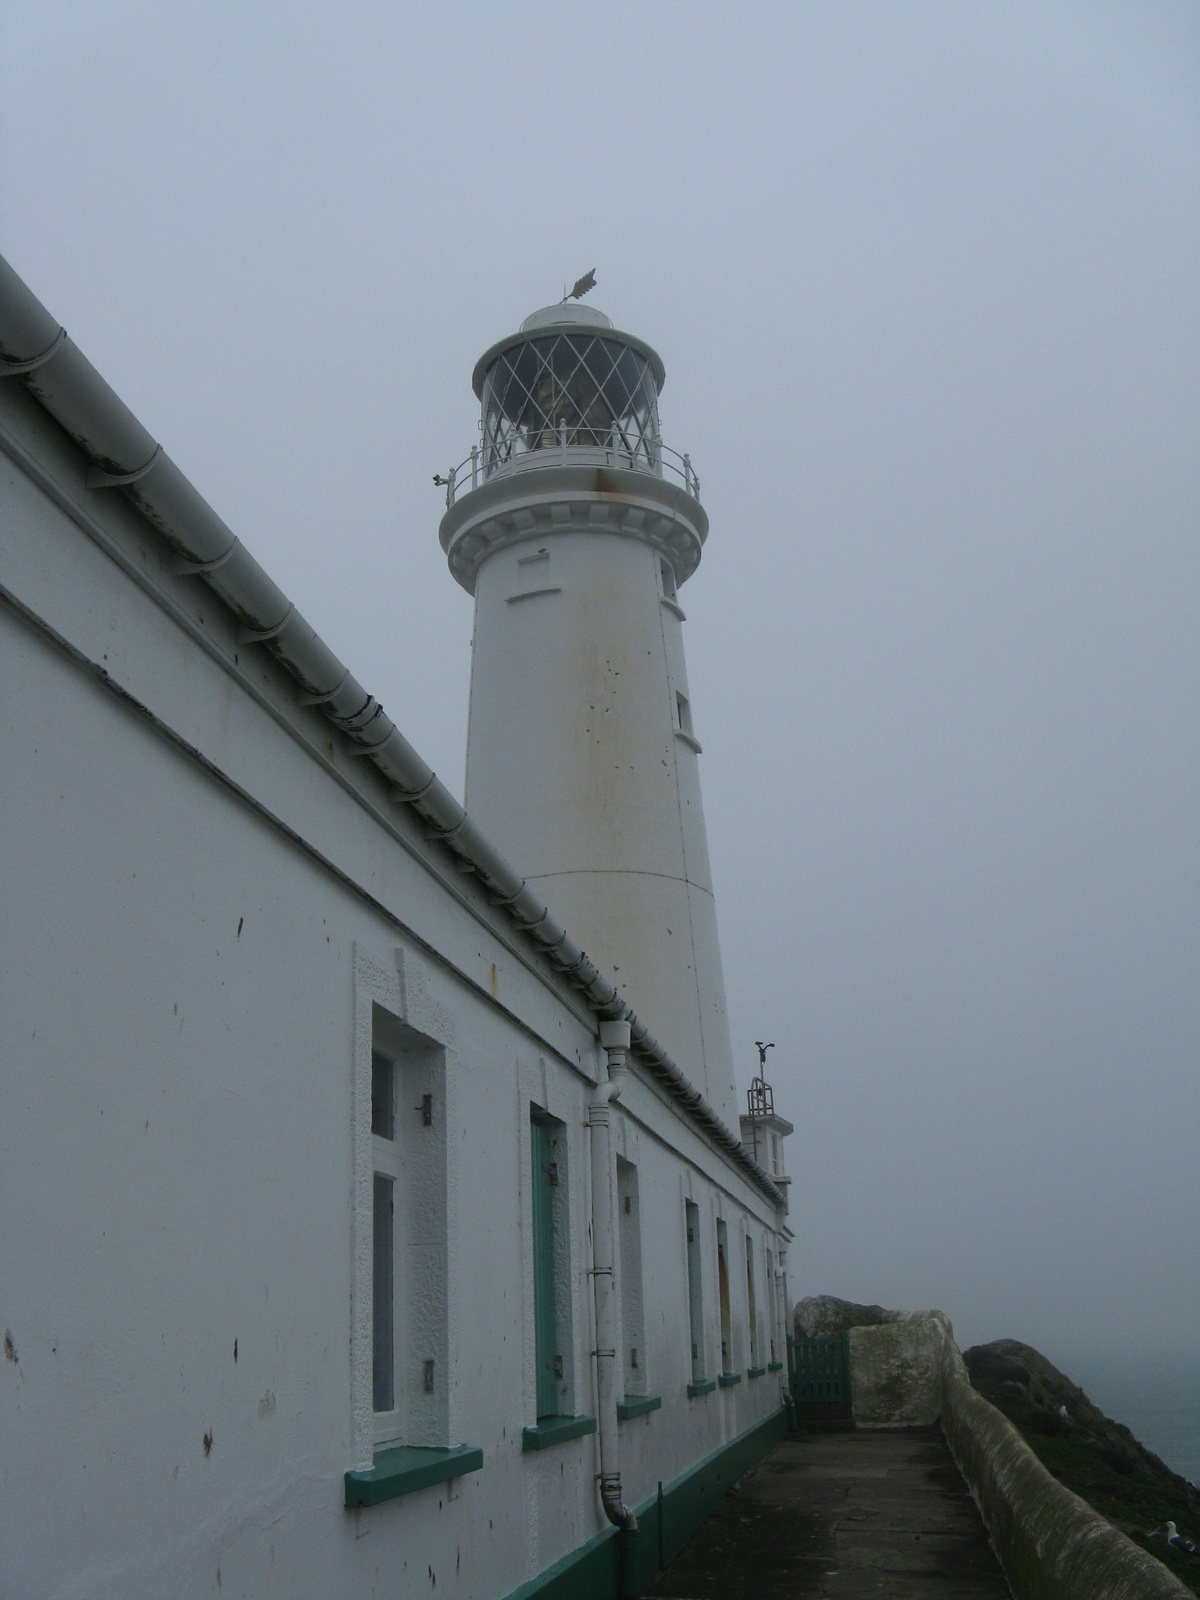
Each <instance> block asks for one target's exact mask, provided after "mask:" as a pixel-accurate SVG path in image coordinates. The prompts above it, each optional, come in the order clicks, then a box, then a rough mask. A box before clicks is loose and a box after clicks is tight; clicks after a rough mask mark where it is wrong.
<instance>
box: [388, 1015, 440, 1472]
mask: <svg viewBox="0 0 1200 1600" xmlns="http://www.w3.org/2000/svg"><path fill="white" fill-rule="evenodd" d="M445 1076H446V1074H445V1051H444V1050H443V1048H442V1047H441V1046H440V1045H439V1044H437V1043H436V1042H435V1041H434V1040H432V1039H428V1038H426V1037H425V1036H424V1035H422V1034H419V1033H417V1032H415V1031H414V1030H413V1029H412V1028H409V1027H407V1026H406V1025H405V1024H404V1023H403V1022H401V1021H400V1019H399V1018H398V1017H396V1016H394V1015H392V1014H390V1013H389V1012H387V1011H386V1010H384V1008H383V1007H381V1006H379V1005H376V1006H374V1007H373V1010H372V1038H371V1184H372V1208H371V1229H372V1237H371V1410H372V1415H373V1427H372V1435H373V1438H374V1441H375V1443H376V1444H384V1443H402V1444H411V1445H441V1446H444V1445H446V1444H448V1443H449V1437H448V1434H449V1383H448V1378H449V1374H448V1371H447V1367H448V1345H447V1318H446V1309H447V1307H446V1298H447V1287H448V1285H447V1232H446V1228H447V1218H446V1093H445Z"/></svg>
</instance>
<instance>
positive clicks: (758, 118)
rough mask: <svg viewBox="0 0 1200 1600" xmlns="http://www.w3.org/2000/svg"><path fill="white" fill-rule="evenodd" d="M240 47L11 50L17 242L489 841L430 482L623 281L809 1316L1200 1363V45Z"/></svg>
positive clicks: (407, 22) (701, 26)
mask: <svg viewBox="0 0 1200 1600" xmlns="http://www.w3.org/2000/svg"><path fill="white" fill-rule="evenodd" d="M249 10H250V8H245V7H242V6H231V5H218V4H213V3H205V4H204V5H192V6H157V5H155V6H145V7H134V6H124V7H122V6H119V5H115V4H111V3H110V4H105V5H99V4H96V5H92V6H83V7H77V6H66V5H56V4H52V3H45V4H36V5H35V4H32V3H30V4H14V3H11V0H10V3H8V4H6V5H3V6H2V7H0V29H2V34H3V47H2V48H0V250H2V251H3V253H4V254H5V255H6V256H7V257H8V259H9V260H10V261H11V262H12V264H13V265H14V266H15V268H16V269H17V271H18V272H19V273H21V275H22V276H23V277H24V278H25V279H26V281H27V282H28V283H29V284H30V285H31V287H32V288H33V290H34V291H35V293H37V294H38V295H39V296H40V298H41V299H42V300H43V301H44V303H45V304H46V305H47V306H48V307H49V308H50V310H51V311H52V312H53V314H54V315H55V316H56V317H57V318H58V319H59V320H60V321H62V322H64V323H65V324H66V326H67V328H68V329H69V330H70V332H71V334H72V336H73V338H74V339H75V340H76V342H77V343H78V344H79V345H80V346H81V348H82V349H83V350H84V351H85V352H86V353H87V355H88V356H89V357H90V358H91V359H92V360H93V361H94V362H95V364H96V365H97V367H98V368H99V369H100V371H101V372H102V373H103V374H104V375H105V376H106V377H107V378H108V380H109V381H110V382H111V383H112V384H113V386H114V387H115V388H116V390H117V391H118V393H119V394H121V396H122V397H123V398H124V399H125V400H126V401H127V402H128V403H129V405H130V406H131V407H132V408H133V410H134V411H135V412H136V413H137V415H138V416H139V417H140V418H141V419H142V420H143V421H144V422H145V424H146V425H147V427H148V428H149V429H150V430H151V431H152V432H153V433H154V434H155V435H156V436H157V437H158V438H160V439H161V440H162V441H163V443H164V445H165V447H166V448H167V449H168V450H169V451H170V453H171V454H172V456H173V457H174V458H175V460H176V461H177V462H178V463H179V464H180V466H181V467H182V468H183V470H184V471H185V472H187V473H188V475H189V476H190V477H191V478H192V479H193V481H194V482H195V483H196V484H197V485H198V486H199V487H200V489H201V490H202V491H203V493H204V494H205V495H206V496H207V497H208V498H209V500H210V501H211V502H212V504H213V505H214V506H215V507H216V508H217V510H218V511H219V512H220V514H221V515H222V516H223V517H224V518H225V520H226V521H227V522H228V523H229V524H230V526H231V527H232V528H233V529H234V530H235V531H236V532H237V533H238V534H239V536H240V537H241V538H242V539H243V540H244V541H245V542H246V543H247V544H248V545H249V547H250V548H251V550H252V551H253V552H254V554H255V555H256V556H257V557H258V558H259V559H260V560H261V561H262V562H263V564H264V565H265V566H266V568H267V569H268V571H269V572H271V574H272V575H273V576H274V578H275V579H276V580H277V581H278V582H279V584H280V585H281V587H282V588H283V589H284V590H285V592H287V593H288V594H289V595H290V597H291V598H292V599H293V600H295V602H296V603H297V605H298V606H299V607H300V609H301V610H302V611H303V612H304V613H305V615H306V616H307V617H308V618H309V619H310V620H311V621H312V622H313V624H314V625H315V626H316V627H317V629H318V630H319V631H320V632H321V633H322V634H323V635H324V637H325V638H326V639H327V640H328V641H329V642H330V644H331V645H332V647H333V648H334V649H335V650H336V651H337V652H338V653H339V654H340V655H341V656H342V657H343V659H345V660H347V661H348V662H350V664H351V665H352V667H353V670H354V671H355V673H356V675H357V676H358V677H359V678H360V679H362V680H363V681H364V682H365V683H367V684H368V686H369V687H370V688H371V689H372V690H373V691H374V692H375V693H376V694H377V695H378V696H379V698H381V699H382V700H383V701H384V703H385V704H386V706H387V708H388V710H389V712H390V713H391V714H392V715H393V716H394V717H395V718H396V720H397V721H398V722H399V724H400V725H401V727H402V728H403V729H404V731H405V733H406V734H407V736H408V737H409V738H410V739H411V740H412V742H413V743H414V744H415V745H416V746H417V748H418V749H419V750H420V751H421V752H422V754H423V755H424V756H425V757H426V759H428V760H429V761H431V763H432V764H433V765H435V766H436V767H437V768H438V769H439V771H440V772H441V773H442V774H443V776H444V777H446V778H447V780H448V781H450V782H451V785H452V787H455V788H457V789H458V790H459V791H460V792H461V778H462V767H463V758H464V750H465V735H466V708H467V682H468V673H469V666H470V634H471V603H470V601H469V599H468V597H467V596H466V595H465V594H464V593H463V592H462V591H461V590H460V589H459V588H458V587H457V585H456V584H455V583H454V582H453V581H452V580H451V578H450V576H449V574H448V572H447V570H446V566H445V561H444V558H443V556H442V554H441V551H440V550H439V548H438V543H437V524H438V519H439V515H440V512H441V509H442V505H441V500H440V497H439V491H438V490H436V489H435V488H434V487H433V485H432V483H431V481H430V480H431V477H432V475H433V473H434V472H436V471H439V470H444V468H445V467H446V466H447V465H449V464H450V463H451V462H455V461H458V460H460V459H461V458H462V457H463V456H464V455H465V454H466V452H467V450H468V448H469V446H470V444H471V442H472V440H473V439H474V438H475V437H477V435H476V419H477V415H478V412H477V407H476V402H475V400H474V397H473V395H472V393H471V389H470V375H471V369H472V366H473V364H474V362H475V360H476V358H477V357H478V355H479V354H480V353H481V352H482V351H483V350H484V348H485V347H486V346H488V345H489V344H490V343H492V342H493V341H494V340H495V339H497V338H500V337H502V336H503V335H505V334H506V333H509V332H511V331H513V330H515V328H516V326H517V324H518V323H519V322H520V320H521V318H522V317H524V316H525V315H526V314H527V313H528V312H530V311H531V310H533V309H534V308H535V307H537V306H540V305H543V304H545V303H547V302H550V301H553V300H556V299H557V298H558V297H559V295H560V294H561V293H562V291H563V286H564V284H570V283H571V282H572V281H573V280H574V279H575V278H576V277H577V276H578V275H579V274H581V273H582V272H584V271H585V270H586V269H587V268H589V267H593V266H594V267H595V268H596V271H597V277H598V280H599V288H598V289H597V291H596V292H595V294H594V296H593V299H594V300H595V302H596V303H597V304H598V305H599V306H600V307H601V308H602V309H604V310H605V311H606V312H608V314H609V315H610V316H611V317H612V318H613V320H614V321H615V323H616V324H617V326H618V327H620V328H625V329H628V330H629V331H631V332H636V333H638V334H640V335H641V336H642V337H644V338H645V339H647V340H648V341H649V342H650V343H651V344H653V345H654V346H655V347H656V348H657V349H658V350H659V352H660V353H661V355H662V356H663V359H664V361H665V363H666V368H667V382H666V387H665V390H664V393H663V398H662V404H661V411H662V419H663V433H664V438H665V440H666V442H667V443H668V444H670V445H672V446H673V447H674V448H676V449H678V450H688V451H690V452H691V454H692V457H693V460H694V461H695V463H696V465H697V468H698V470H699V473H700V482H701V490H702V496H703V499H704V501H705V504H706V506H707V509H708V511H709V515H710V517H711V524H712V532H711V534H710V538H709V543H708V547H707V549H706V552H705V556H704V560H703V562H702V563H701V566H700V570H699V572H698V573H697V575H696V576H695V577H694V578H693V579H692V580H691V581H690V582H689V583H688V584H687V586H686V588H684V589H683V590H682V591H681V595H680V599H681V601H682V603H683V605H684V608H685V610H686V611H687V614H688V619H689V620H688V624H687V626H686V628H685V642H686V648H687V653H688V663H689V674H690V680H691V691H692V696H691V698H692V705H693V708H694V715H695V720H696V726H697V732H698V733H699V735H700V737H701V739H702V740H703V744H704V755H703V757H702V760H701V776H702V782H703V785H704V799H705V808H706V814H707V819H708V832H709V844H710V850H711V854H712V861H713V870H714V875H715V881H716V887H717V896H718V909H719V914H720V918H721V931H722V944H723V951H724V960H725V970H726V978H727V983H728V989H729V1001H730V1018H731V1024H732V1031H733V1039H734V1047H735V1053H736V1056H737V1059H738V1061H739V1065H740V1070H741V1076H742V1083H743V1087H744V1086H745V1084H746V1083H748V1082H749V1078H750V1076H751V1073H752V1070H753V1067H754V1063H755V1054H754V1050H753V1040H754V1039H755V1038H767V1039H773V1040H774V1041H775V1042H776V1046H777V1048H776V1050H775V1051H774V1052H773V1053H772V1055H771V1057H770V1062H769V1071H770V1076H771V1077H772V1079H773V1081H774V1084H775V1091H776V1099H777V1104H778V1105H779V1107H780V1109H781V1110H783V1111H784V1113H785V1114H786V1115H788V1116H790V1117H791V1118H792V1120H794V1122H795V1123H796V1130H797V1131H796V1134H795V1136H794V1138H793V1139H792V1140H791V1141H790V1147H791V1148H790V1164H791V1168H792V1171H793V1172H794V1174H795V1183H794V1186H793V1208H792V1222H793V1226H794V1229H795V1232H796V1236H797V1237H796V1243H795V1244H794V1245H793V1247H792V1250H791V1257H790V1280H791V1288H792V1291H793V1295H794V1296H798V1295H800V1294H803V1293H815V1292H829V1293H835V1294H841V1295H845V1296H848V1297H851V1298H856V1299H867V1300H879V1301H882V1302H883V1303H885V1304H890V1305H898V1306H925V1305H936V1306H939V1307H941V1308H942V1309H943V1310H945V1311H946V1312H947V1313H948V1314H949V1316H950V1317H951V1318H952V1320H953V1321H954V1324H955V1328H956V1332H957V1334H958V1337H959V1340H960V1342H961V1343H963V1344H964V1345H965V1344H967V1343H969V1342H973V1341H976V1340H980V1339H990V1338H995V1337H1000V1336H1005V1335H1008V1336H1013V1337H1018V1338H1023V1339H1026V1340H1029V1341H1030V1342H1032V1343H1034V1344H1040V1345H1042V1346H1043V1347H1044V1348H1045V1349H1046V1350H1047V1353H1049V1354H1052V1355H1056V1354H1057V1355H1060V1356H1062V1355H1063V1353H1064V1352H1069V1350H1070V1349H1071V1348H1078V1347H1081V1346H1082V1345H1084V1344H1087V1343H1096V1342H1101V1343H1103V1342H1107V1343H1109V1344H1113V1345H1125V1344H1134V1343H1138V1342H1151V1343H1158V1344H1163V1345H1173V1346H1176V1347H1180V1348H1186V1349H1190V1350H1192V1351H1195V1350H1196V1349H1197V1347H1198V1346H1200V1248H1198V1241H1200V1158H1198V1152H1200V1060H1198V1056H1200V1048H1198V1047H1200V915H1198V904H1200V901H1198V894H1200V831H1198V826H1197V823H1198V812H1200V760H1198V748H1197V730H1198V728H1200V659H1198V658H1200V615H1198V612H1200V599H1198V597H1200V542H1198V511H1200V450H1198V445H1200V339H1198V321H1200V207H1198V204H1197V201H1198V190H1200V181H1198V180H1200V114H1198V113H1200V20H1198V13H1197V9H1196V7H1195V6H1194V5H1191V4H1176V5H1171V4H1166V3H1164V4H1153V5H1129V6H1125V7H1113V6H1107V5H1096V6H1085V5H1082V4H1073V5H1069V6H1062V7H1058V6H1055V5H1051V4H1045V5H1038V6H1034V7H1028V8H1027V7H1023V6H1021V5H1019V4H1014V3H1003V4H994V5H988V4H983V3H978V4H972V5H969V6H965V5H961V4H947V5H933V4H929V5H903V6H901V5H896V6H887V5H882V4H881V5H855V4H851V3H847V0H835V3H831V4H825V5H795V6H780V7H759V8H757V9H756V10H753V11H752V12H750V14H749V15H747V14H744V13H743V12H742V11H740V10H738V11H736V12H735V10H734V8H732V7H717V6H712V7H708V8H700V7H693V6H687V7H685V6H668V5H657V6H646V5H637V6H606V7H595V8H591V9H585V8H583V7H575V8H567V7H564V6H561V5H558V6H545V7H529V6H523V7H502V8H498V7H480V8H478V9H466V8H463V9H456V8H454V7H451V6H445V5H441V6H437V7H416V6H414V7H412V8H411V10H410V11H409V12H408V13H407V14H406V13H404V12H403V11H402V10H401V9H400V8H391V7H376V6H363V7H360V8H355V7H351V6H349V5H339V6H337V7H329V8H321V9H318V8H316V7H304V6H299V5H286V6H284V5H280V6H276V7H269V6H257V7H255V8H253V14H252V15H248V14H247V13H248V12H249ZM498 842H499V843H500V844H501V846H503V843H504V841H503V839H500V840H499V841H498ZM635 1004H636V998H635ZM647 1021H648V1022H649V1024H650V1026H651V1027H653V1026H654V1019H653V1018H652V1017H649V1018H647ZM685 1065H686V1064H685ZM648 1225H649V1219H648Z"/></svg>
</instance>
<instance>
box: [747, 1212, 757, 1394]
mask: <svg viewBox="0 0 1200 1600" xmlns="http://www.w3.org/2000/svg"><path fill="white" fill-rule="evenodd" d="M746 1311H747V1315H748V1317H749V1320H750V1365H751V1366H752V1367H757V1366H758V1302H757V1300H756V1299H755V1297H754V1240H753V1239H752V1238H751V1237H750V1235H749V1234H747V1235H746Z"/></svg>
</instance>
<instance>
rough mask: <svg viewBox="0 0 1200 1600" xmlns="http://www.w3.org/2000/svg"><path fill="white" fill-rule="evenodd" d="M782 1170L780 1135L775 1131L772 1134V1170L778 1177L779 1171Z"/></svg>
mask: <svg viewBox="0 0 1200 1600" xmlns="http://www.w3.org/2000/svg"><path fill="white" fill-rule="evenodd" d="M780 1170H781V1169H780V1166H779V1135H778V1134H777V1133H773V1134H772V1135H771V1171H772V1172H773V1173H774V1174H775V1176H776V1177H778V1176H779V1173H780Z"/></svg>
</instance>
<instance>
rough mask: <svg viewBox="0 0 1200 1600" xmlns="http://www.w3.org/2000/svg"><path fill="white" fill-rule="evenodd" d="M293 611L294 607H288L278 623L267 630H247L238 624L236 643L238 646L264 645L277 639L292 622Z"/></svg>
mask: <svg viewBox="0 0 1200 1600" xmlns="http://www.w3.org/2000/svg"><path fill="white" fill-rule="evenodd" d="M295 609H296V607H295V606H294V605H289V606H288V608H287V610H286V611H285V612H284V613H283V615H282V617H280V619H279V621H278V622H276V623H273V624H272V625H271V626H270V627H269V628H247V627H243V626H242V625H241V624H239V625H238V631H237V642H238V643H239V644H266V643H267V642H268V641H269V640H271V639H276V638H278V637H279V635H280V634H281V633H282V632H283V630H284V629H285V628H286V627H287V625H288V623H289V622H290V621H291V620H292V614H293V612H294V611H295Z"/></svg>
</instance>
